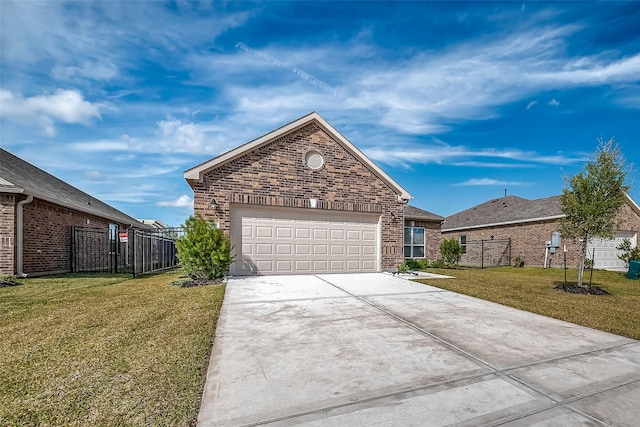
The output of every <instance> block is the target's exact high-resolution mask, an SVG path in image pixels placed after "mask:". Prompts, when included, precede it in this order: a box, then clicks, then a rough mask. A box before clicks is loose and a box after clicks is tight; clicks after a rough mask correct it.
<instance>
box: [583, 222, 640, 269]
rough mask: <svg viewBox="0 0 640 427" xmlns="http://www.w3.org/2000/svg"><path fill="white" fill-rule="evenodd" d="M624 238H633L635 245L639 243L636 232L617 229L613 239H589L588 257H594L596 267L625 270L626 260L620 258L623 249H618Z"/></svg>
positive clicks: (632, 241)
mask: <svg viewBox="0 0 640 427" xmlns="http://www.w3.org/2000/svg"><path fill="white" fill-rule="evenodd" d="M624 239H629V240H631V243H632V245H633V246H635V245H636V244H637V235H636V233H634V232H629V231H617V232H615V233H614V238H613V239H600V238H593V239H591V240H589V244H588V245H587V257H588V258H592V257H593V258H594V261H595V262H594V268H599V269H616V270H624V269H625V262H624V261H622V260H621V259H620V258H618V255H621V254H622V251H621V250H619V249H617V247H618V246H620V244H621V243H622V242H623V241H624ZM594 250H595V254H594Z"/></svg>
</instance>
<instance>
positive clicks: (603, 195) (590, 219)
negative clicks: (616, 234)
mask: <svg viewBox="0 0 640 427" xmlns="http://www.w3.org/2000/svg"><path fill="white" fill-rule="evenodd" d="M628 172H629V166H627V164H626V162H625V159H624V157H623V156H622V153H621V152H620V147H619V146H618V144H617V143H616V142H615V140H614V139H613V138H611V139H610V140H609V141H607V142H604V140H602V139H598V148H597V149H596V152H595V155H594V157H593V159H591V160H588V161H587V162H586V164H585V166H584V170H583V171H582V172H580V173H578V174H577V175H575V176H572V177H569V178H567V179H566V185H565V187H564V188H563V190H562V195H561V196H560V202H561V204H562V212H563V213H564V214H565V217H564V218H563V219H562V222H561V226H560V232H561V234H562V236H563V237H566V238H573V239H574V240H578V244H579V251H580V252H579V262H578V285H579V286H582V273H583V271H584V264H585V258H586V255H587V244H588V243H589V239H591V238H593V237H601V238H612V237H613V229H614V226H615V223H616V215H617V213H618V212H619V211H620V208H622V206H623V205H624V204H625V203H626V197H627V192H628V191H629V186H628V185H626V179H627V174H628Z"/></svg>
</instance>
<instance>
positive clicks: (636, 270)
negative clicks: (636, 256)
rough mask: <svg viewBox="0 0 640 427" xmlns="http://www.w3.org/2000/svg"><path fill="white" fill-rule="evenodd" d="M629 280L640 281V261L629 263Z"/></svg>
mask: <svg viewBox="0 0 640 427" xmlns="http://www.w3.org/2000/svg"><path fill="white" fill-rule="evenodd" d="M627 279H632V280H638V279H640V261H629V271H627Z"/></svg>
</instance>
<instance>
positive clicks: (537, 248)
mask: <svg viewBox="0 0 640 427" xmlns="http://www.w3.org/2000/svg"><path fill="white" fill-rule="evenodd" d="M563 216H564V215H563V213H562V206H561V204H560V196H553V197H546V198H542V199H537V200H527V199H523V198H520V197H516V196H506V197H502V198H499V199H493V200H489V201H488V202H485V203H482V204H480V205H477V206H474V207H472V208H470V209H467V210H465V211H462V212H459V213H457V214H454V215H451V216H449V217H447V218H446V220H445V221H444V223H443V224H442V237H443V239H448V238H451V237H454V238H456V239H458V240H459V241H460V243H462V244H463V245H465V246H466V249H467V251H466V253H465V254H464V255H463V257H462V260H461V264H462V265H476V266H477V265H479V262H478V259H479V258H478V257H479V254H478V250H476V249H474V248H478V247H480V246H479V245H478V242H483V248H485V251H486V250H489V249H491V248H493V247H500V248H501V250H502V247H503V246H502V243H501V242H503V241H507V240H510V248H509V250H508V253H507V249H506V246H505V249H504V250H502V252H501V253H502V254H503V257H504V259H507V258H508V262H509V261H510V263H511V264H513V261H514V260H515V258H516V257H518V256H520V257H524V263H525V265H527V266H544V265H545V256H546V265H547V266H551V267H560V266H562V265H563V257H564V254H563V251H564V246H565V245H566V247H567V265H569V266H572V267H575V266H577V264H578V249H579V248H578V245H577V244H576V242H574V241H573V240H572V239H563V238H562V236H560V239H561V244H560V247H559V248H558V249H554V250H551V249H550V250H548V251H547V250H546V243H547V242H549V241H551V240H552V236H553V233H555V232H559V227H560V219H561V218H562V217H563ZM617 223H618V226H617V228H616V230H615V232H614V234H615V237H614V239H607V240H603V239H592V240H591V241H590V242H589V245H588V246H587V248H588V254H589V255H588V257H589V258H591V257H592V256H593V250H594V249H595V264H594V266H595V268H602V269H621V268H624V262H622V261H620V260H619V259H618V255H619V253H620V251H618V250H617V249H616V246H618V245H619V244H620V243H621V242H622V240H623V239H625V238H628V239H630V240H631V242H632V244H633V245H634V246H635V245H637V239H638V233H639V232H640V207H638V205H637V204H636V203H635V202H634V201H633V200H632V199H631V198H630V197H629V196H627V203H626V205H624V206H623V208H622V209H621V210H620V212H619V213H618V217H617ZM472 243H473V245H472ZM472 249H473V250H472ZM552 252H555V253H552Z"/></svg>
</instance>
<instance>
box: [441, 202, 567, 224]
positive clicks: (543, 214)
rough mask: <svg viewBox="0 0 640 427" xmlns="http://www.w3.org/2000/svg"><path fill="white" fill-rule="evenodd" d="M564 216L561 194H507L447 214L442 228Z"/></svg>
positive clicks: (540, 219) (529, 220)
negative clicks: (536, 196) (530, 197)
mask: <svg viewBox="0 0 640 427" xmlns="http://www.w3.org/2000/svg"><path fill="white" fill-rule="evenodd" d="M563 216H564V214H563V213H562V206H561V205H560V196H553V197H545V198H542V199H536V200H528V199H523V198H521V197H516V196H506V197H501V198H499V199H492V200H489V201H488V202H484V203H482V204H479V205H477V206H474V207H472V208H470V209H467V210H465V211H462V212H459V213H457V214H453V215H451V216H449V217H447V218H446V219H445V221H444V223H443V224H442V231H455V230H464V229H469V228H482V227H491V226H497V225H507V224H516V223H520V222H531V221H542V220H549V219H557V218H561V217H563Z"/></svg>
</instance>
